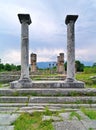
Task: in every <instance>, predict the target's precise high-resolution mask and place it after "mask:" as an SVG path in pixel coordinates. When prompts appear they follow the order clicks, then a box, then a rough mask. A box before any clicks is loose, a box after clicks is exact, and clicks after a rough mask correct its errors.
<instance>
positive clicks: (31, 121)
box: [12, 107, 65, 130]
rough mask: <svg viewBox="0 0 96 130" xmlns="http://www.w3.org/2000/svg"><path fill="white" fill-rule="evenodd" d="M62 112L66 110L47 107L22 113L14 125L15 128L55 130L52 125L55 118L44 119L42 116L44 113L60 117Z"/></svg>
mask: <svg viewBox="0 0 96 130" xmlns="http://www.w3.org/2000/svg"><path fill="white" fill-rule="evenodd" d="M61 112H65V111H64V110H61V111H50V110H49V109H48V107H46V108H45V111H43V112H33V113H31V114H30V113H22V114H21V115H20V117H19V118H18V119H17V120H16V121H15V122H14V123H13V124H12V125H14V130H54V127H53V125H52V122H53V120H52V119H51V118H50V120H44V121H43V120H42V117H43V116H44V115H45V116H58V117H59V113H61Z"/></svg>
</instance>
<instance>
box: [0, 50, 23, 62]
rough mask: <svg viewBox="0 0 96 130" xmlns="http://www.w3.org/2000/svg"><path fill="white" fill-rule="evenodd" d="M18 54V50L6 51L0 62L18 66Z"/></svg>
mask: <svg viewBox="0 0 96 130" xmlns="http://www.w3.org/2000/svg"><path fill="white" fill-rule="evenodd" d="M20 53H21V52H20V50H15V49H14V50H8V51H6V52H5V53H4V54H3V55H2V57H1V60H2V62H3V63H10V64H20V63H21V62H20V61H21V58H20V56H21V54H20Z"/></svg>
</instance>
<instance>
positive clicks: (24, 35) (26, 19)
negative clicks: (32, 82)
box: [18, 14, 31, 80]
mask: <svg viewBox="0 0 96 130" xmlns="http://www.w3.org/2000/svg"><path fill="white" fill-rule="evenodd" d="M18 17H19V20H20V23H21V78H20V80H29V29H28V25H30V24H31V18H30V15H29V14H18Z"/></svg>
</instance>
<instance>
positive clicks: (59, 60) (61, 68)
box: [57, 53, 65, 74]
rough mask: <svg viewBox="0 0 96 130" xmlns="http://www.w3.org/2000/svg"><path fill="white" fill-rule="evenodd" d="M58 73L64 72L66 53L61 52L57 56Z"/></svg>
mask: <svg viewBox="0 0 96 130" xmlns="http://www.w3.org/2000/svg"><path fill="white" fill-rule="evenodd" d="M57 73H60V74H64V73H65V69H64V53H60V54H59V56H57Z"/></svg>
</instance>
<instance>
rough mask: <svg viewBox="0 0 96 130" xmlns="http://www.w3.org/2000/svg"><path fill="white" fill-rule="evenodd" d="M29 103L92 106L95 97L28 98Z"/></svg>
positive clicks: (95, 99)
mask: <svg viewBox="0 0 96 130" xmlns="http://www.w3.org/2000/svg"><path fill="white" fill-rule="evenodd" d="M29 103H64V104H66V103H67V104H68V103H77V104H82V103H84V104H92V103H93V104H94V103H96V96H94V97H90V96H86V97H30V99H29Z"/></svg>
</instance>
